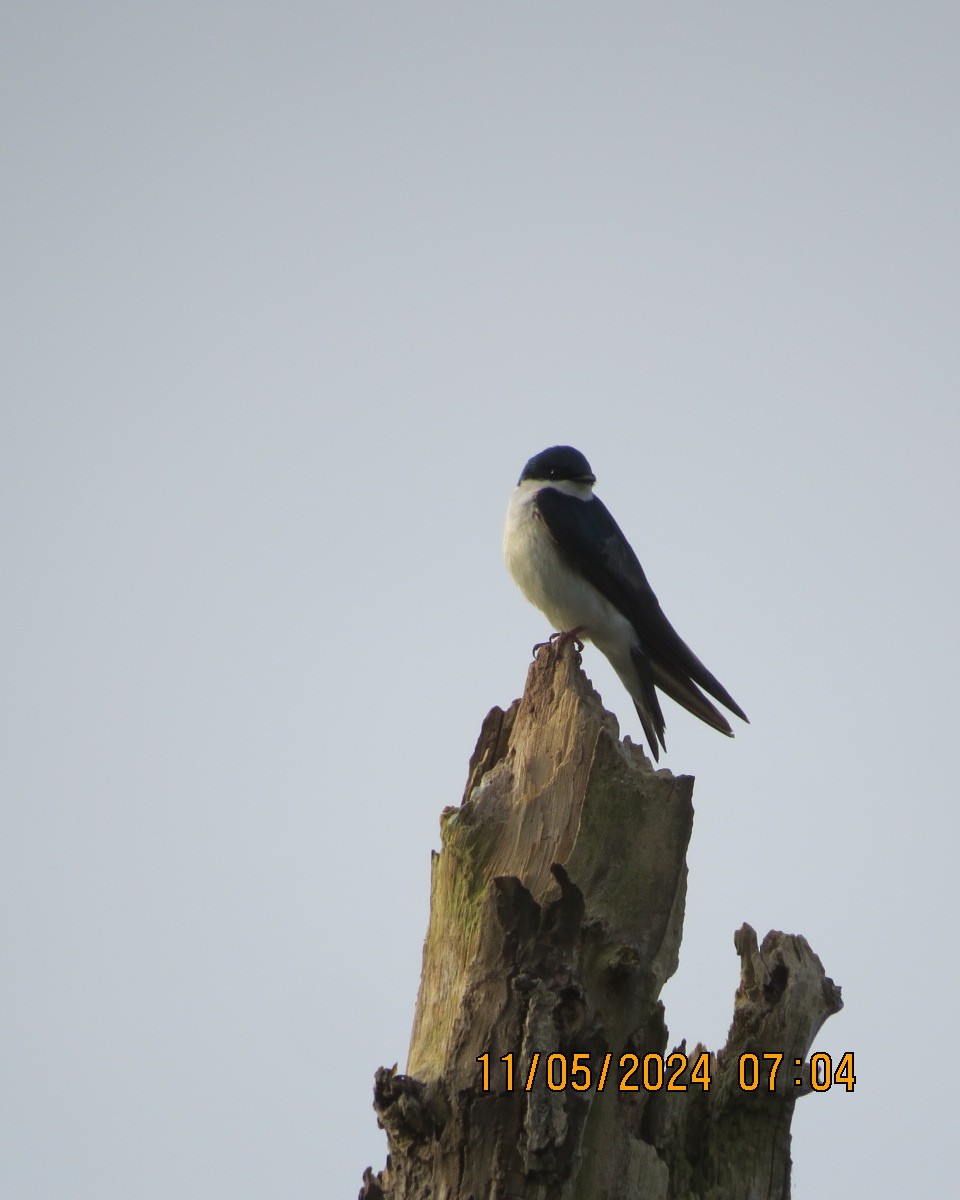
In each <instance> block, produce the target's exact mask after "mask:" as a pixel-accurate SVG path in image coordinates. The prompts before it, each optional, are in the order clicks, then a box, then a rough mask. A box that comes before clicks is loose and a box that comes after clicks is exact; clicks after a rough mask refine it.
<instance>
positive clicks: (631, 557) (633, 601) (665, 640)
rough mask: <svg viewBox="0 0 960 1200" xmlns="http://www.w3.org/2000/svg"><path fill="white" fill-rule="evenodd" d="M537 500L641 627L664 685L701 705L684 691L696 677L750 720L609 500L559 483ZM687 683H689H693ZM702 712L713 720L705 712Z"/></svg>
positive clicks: (578, 557) (558, 539)
mask: <svg viewBox="0 0 960 1200" xmlns="http://www.w3.org/2000/svg"><path fill="white" fill-rule="evenodd" d="M534 502H535V503H536V506H537V509H538V511H539V513H540V515H541V517H542V518H543V521H544V523H545V525H546V527H547V529H548V530H549V531H550V536H551V537H552V538H553V541H554V543H555V544H556V547H557V550H558V551H559V552H560V554H561V555H563V557H564V558H565V559H566V560H567V562H568V563H570V565H571V566H572V567H574V568H575V569H576V570H578V571H579V572H580V573H581V574H582V575H583V576H584V577H585V578H586V579H588V580H589V581H590V583H592V584H593V586H594V587H595V588H596V589H597V590H598V591H599V592H600V593H601V594H602V595H604V596H605V597H606V598H607V599H608V600H609V601H610V603H611V604H613V605H614V606H615V607H616V608H618V609H619V610H620V612H622V613H623V615H624V616H625V617H626V618H627V620H628V621H629V622H630V623H631V625H633V627H634V629H636V631H637V636H638V637H639V639H640V642H641V645H642V647H643V650H644V652H645V653H646V654H648V655H649V656H650V659H651V662H652V664H653V667H654V672H655V679H656V682H657V684H658V686H660V687H662V688H663V690H664V691H665V692H667V694H668V695H671V696H673V698H674V699H675V700H678V701H679V702H680V703H681V704H684V705H685V707H688V708H691V711H696V710H695V709H693V708H692V707H691V704H690V703H688V700H687V698H685V697H684V696H683V695H682V694H678V693H683V691H684V681H685V679H689V680H693V681H694V682H695V683H698V684H699V685H700V687H702V688H703V689H704V691H706V692H709V693H710V695H711V696H713V697H714V698H715V699H717V700H719V701H720V703H721V704H724V705H726V707H727V708H729V709H730V711H731V712H734V713H736V714H737V716H738V717H742V718H743V720H746V719H747V718H746V715H745V714H744V712H743V710H742V709H741V708H740V706H739V705H738V704H737V702H736V701H735V700H734V699H733V697H732V696H731V695H730V693H729V692H728V691H727V690H726V688H725V687H724V686H723V685H722V684H721V683H720V681H719V680H718V679H716V678H715V677H714V676H713V675H712V674H711V673H710V672H709V671H708V670H707V668H706V667H705V666H704V665H703V663H702V662H701V661H700V659H699V658H697V656H696V655H695V654H694V653H693V651H692V650H691V649H690V647H689V646H688V645H687V644H686V642H684V641H683V639H682V638H681V637H680V635H679V634H678V633H677V631H676V630H675V629H674V628H673V626H672V625H671V624H670V622H669V621H668V620H667V618H666V617H665V616H664V613H663V609H662V608H661V607H660V602H659V601H658V600H657V597H656V596H655V595H654V592H653V589H652V588H651V587H650V584H649V583H648V582H647V577H646V575H644V573H643V567H641V566H640V562H639V560H638V558H637V556H636V554H634V552H633V550H632V548H631V546H630V543H629V542H628V541H627V539H626V538H625V537H624V536H623V533H622V532H621V530H620V527H619V525H617V523H616V521H615V520H614V519H613V517H612V516H611V515H610V512H609V511H608V509H607V507H606V505H604V503H603V501H602V500H599V499H598V498H597V497H596V496H593V497H591V499H589V500H579V499H577V497H576V496H570V495H567V494H566V493H564V492H560V491H557V489H556V488H551V487H544V488H541V489H540V491H538V492H537V494H536V497H535V499H534ZM686 686H687V688H689V684H687V685H686ZM692 690H693V691H695V689H692ZM690 699H691V700H692V696H691V697H690ZM702 699H703V698H702V697H701V700H702ZM703 702H704V703H705V704H706V703H708V702H707V701H703ZM709 707H710V708H711V710H712V711H713V712H714V713H715V715H716V716H717V717H719V719H720V721H721V722H722V723H723V725H724V726H726V729H725V732H729V731H730V727H729V725H727V724H726V722H725V721H723V718H722V717H720V714H719V713H716V710H715V709H713V708H712V705H711V706H709ZM697 715H698V716H701V717H703V718H704V719H707V720H709V718H708V717H706V716H705V714H704V713H702V712H698V713H697ZM710 723H711V724H714V723H715V722H713V721H711V722H710ZM718 728H720V726H718Z"/></svg>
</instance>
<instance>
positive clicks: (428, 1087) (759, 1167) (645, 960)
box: [360, 646, 841, 1200]
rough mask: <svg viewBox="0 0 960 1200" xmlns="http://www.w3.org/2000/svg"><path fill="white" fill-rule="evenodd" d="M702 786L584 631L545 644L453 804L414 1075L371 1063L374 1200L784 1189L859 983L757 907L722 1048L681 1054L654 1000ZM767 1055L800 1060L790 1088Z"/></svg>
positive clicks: (702, 1195) (493, 720)
mask: <svg viewBox="0 0 960 1200" xmlns="http://www.w3.org/2000/svg"><path fill="white" fill-rule="evenodd" d="M692 793H693V779H692V778H691V777H689V776H682V775H681V776H674V775H673V774H671V772H670V771H667V770H654V769H653V767H652V766H651V764H650V763H649V761H648V760H647V759H646V758H645V756H644V755H643V753H642V751H641V750H640V748H639V747H637V746H634V745H633V744H632V743H631V742H630V740H629V739H625V740H624V741H622V742H621V741H620V740H619V738H618V730H617V723H616V720H615V718H614V717H613V716H612V715H611V714H610V713H608V712H606V711H604V709H603V707H602V705H601V704H600V699H599V697H598V696H597V694H596V693H595V692H594V691H593V688H592V687H591V685H590V682H589V680H587V678H586V677H585V676H584V674H583V672H582V670H581V669H580V658H579V655H578V654H577V653H576V651H575V650H573V649H572V648H570V647H564V648H559V649H558V648H556V647H555V646H549V647H546V648H544V649H542V650H541V651H540V652H539V653H538V655H537V656H536V658H535V659H534V662H533V663H532V665H531V667H530V671H529V674H528V677H527V684H526V688H525V690H524V694H523V698H522V699H521V700H519V701H515V702H514V703H513V704H512V705H511V706H510V708H509V709H508V710H507V711H506V712H504V711H502V710H501V709H499V708H494V709H493V710H492V711H491V712H490V713H489V714H488V716H487V718H486V720H485V721H484V723H483V728H482V730H481V733H480V738H479V740H478V742H477V747H476V749H475V751H474V754H473V757H472V759H471V762H470V770H469V777H468V782H467V788H466V792H465V794H464V798H463V803H462V804H461V805H460V807H459V808H447V809H445V810H444V813H443V816H442V818H441V827H442V845H443V848H442V850H441V852H440V853H439V854H434V856H433V864H432V881H431V912H430V926H429V930H428V932H427V937H426V941H425V944H424V950H423V972H422V976H421V983H420V994H419V998H418V1001H417V1009H416V1015H415V1017H414V1023H413V1034H412V1038H411V1043H410V1052H409V1057H408V1065H407V1071H406V1073H405V1074H398V1073H397V1071H396V1068H392V1069H386V1068H381V1069H380V1070H379V1071H378V1072H377V1074H376V1082H375V1087H374V1107H375V1109H376V1112H377V1116H378V1120H379V1122H380V1124H381V1125H382V1126H383V1128H384V1129H385V1130H386V1132H387V1138H388V1143H389V1154H388V1159H387V1165H386V1167H385V1168H384V1170H383V1171H382V1172H380V1173H378V1174H374V1173H373V1172H372V1171H371V1170H369V1169H368V1170H367V1172H365V1174H364V1187H363V1189H362V1190H361V1193H360V1194H361V1197H365V1198H366V1200H379V1198H381V1197H383V1198H384V1200H424V1198H426V1197H430V1198H432V1200H508V1198H509V1200H521V1198H522V1200H554V1198H556V1200H607V1198H609V1200H614V1198H616V1200H630V1198H632V1197H644V1198H648V1197H649V1198H657V1200H659V1198H663V1200H666V1198H671V1200H680V1198H687V1197H697V1198H698V1200H754V1198H757V1200H760V1198H764V1200H766V1198H770V1197H776V1198H778V1200H779V1198H782V1197H787V1196H789V1194H790V1120H791V1117H792V1114H793V1106H794V1103H795V1102H796V1099H797V1097H798V1095H800V1094H803V1092H804V1091H807V1090H809V1065H808V1064H806V1063H805V1060H806V1055H807V1053H808V1051H809V1049H810V1046H811V1044H812V1042H813V1039H814V1037H815V1036H816V1033H817V1031H818V1030H819V1029H820V1027H821V1025H822V1024H823V1022H824V1021H825V1020H826V1018H827V1017H828V1016H829V1015H830V1014H831V1013H834V1012H837V1011H838V1010H839V1009H840V1007H841V1001H840V989H839V988H838V987H836V985H835V984H834V983H833V981H832V980H830V979H827V978H826V977H825V975H824V972H823V968H822V966H821V964H820V961H819V959H818V958H817V957H816V955H814V954H813V952H812V951H811V950H810V947H809V946H808V945H807V943H806V941H805V940H804V939H803V938H802V937H795V936H790V935H786V934H782V933H768V934H767V936H766V937H765V938H764V941H763V945H762V946H760V947H758V946H757V939H756V935H755V934H754V932H753V930H752V929H751V928H750V927H749V926H748V925H744V926H743V927H742V928H741V929H740V930H739V931H738V933H737V934H736V938H735V944H736V948H737V952H738V953H739V955H740V960H741V979H740V986H739V988H738V990H737V994H736V997H735V1002H734V1016H733V1023H732V1025H731V1027H730V1032H729V1034H728V1037H727V1044H726V1046H725V1047H724V1048H723V1049H722V1050H721V1051H720V1052H719V1053H718V1054H709V1053H708V1052H707V1051H706V1050H705V1049H704V1048H703V1047H702V1046H697V1047H695V1048H694V1050H693V1051H692V1052H690V1051H688V1050H687V1048H686V1047H685V1046H680V1047H677V1048H675V1049H674V1051H673V1052H672V1053H673V1055H674V1057H673V1058H671V1057H670V1052H668V1050H667V1045H668V1033H667V1027H666V1024H665V1021H664V1011H663V1006H662V1004H661V1003H660V1000H659V996H660V992H661V989H662V988H663V985H664V983H665V982H666V981H667V979H669V978H670V976H671V975H672V974H673V972H674V971H675V970H676V968H677V963H678V959H679V952H680V940H681V936H682V931H683V911H684V900H685V895H686V879H687V867H686V848H687V844H688V841H689V838H690V831H691V827H692V822H693V805H692V800H691V797H692ZM751 1054H755V1055H757V1065H758V1069H759V1071H760V1083H759V1086H758V1087H757V1088H756V1090H752V1091H747V1090H745V1088H744V1087H743V1086H741V1084H742V1083H746V1084H747V1085H748V1086H749V1084H750V1082H751V1077H750V1071H749V1069H748V1071H747V1076H746V1078H745V1079H742V1077H741V1056H743V1055H751ZM765 1054H766V1055H770V1054H782V1056H783V1058H782V1069H781V1070H779V1071H778V1073H777V1076H776V1086H775V1088H774V1089H773V1090H770V1089H769V1088H768V1080H769V1069H770V1067H771V1066H772V1062H773V1060H772V1059H764V1057H763V1056H764V1055H765ZM484 1056H486V1058H484ZM509 1056H512V1057H509ZM631 1056H632V1057H631ZM648 1056H649V1057H648ZM634 1061H635V1062H636V1067H635V1068H634V1069H632V1070H631V1068H632V1067H633V1064H634ZM798 1061H799V1062H800V1063H801V1064H804V1066H803V1067H802V1068H798V1067H796V1066H795V1064H796V1063H797V1062H798ZM684 1064H685V1066H684ZM751 1066H752V1060H748V1061H747V1067H748V1068H750V1067H751ZM801 1070H802V1072H803V1078H804V1079H805V1080H806V1081H807V1082H805V1083H803V1084H802V1085H800V1086H797V1085H796V1084H795V1082H794V1080H795V1079H796V1078H799V1077H801ZM645 1072H646V1073H645ZM661 1075H662V1079H663V1084H662V1086H661V1087H659V1088H657V1087H656V1084H657V1082H658V1079H659V1078H660V1076H661ZM671 1079H672V1083H673V1088H675V1089H683V1090H668V1089H667V1083H668V1081H670V1080H671ZM633 1087H635V1088H636V1089H637V1090H631V1089H632V1088H633Z"/></svg>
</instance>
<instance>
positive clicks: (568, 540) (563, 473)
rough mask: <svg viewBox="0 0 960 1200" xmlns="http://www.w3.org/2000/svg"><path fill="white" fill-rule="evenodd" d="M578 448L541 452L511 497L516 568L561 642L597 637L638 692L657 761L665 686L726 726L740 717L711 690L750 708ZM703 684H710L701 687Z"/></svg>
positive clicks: (510, 552) (725, 729)
mask: <svg viewBox="0 0 960 1200" xmlns="http://www.w3.org/2000/svg"><path fill="white" fill-rule="evenodd" d="M595 483H596V476H595V475H594V473H593V471H592V470H591V468H590V464H589V462H588V461H587V459H586V458H585V457H584V455H583V454H581V452H580V451H579V450H575V449H574V448H573V446H550V447H549V448H548V449H546V450H543V451H541V452H540V453H539V454H535V455H534V456H533V458H531V459H530V460H529V461H528V462H527V464H526V466H525V467H524V468H523V473H522V474H521V476H520V479H519V481H518V483H517V487H516V489H515V490H514V492H513V495H512V496H511V498H510V504H509V507H508V509H507V519H506V524H505V527H504V534H503V554H504V559H505V560H506V564H507V569H508V570H509V572H510V574H511V575H512V576H513V578H514V581H515V582H516V583H517V585H518V586H519V588H520V590H521V592H523V594H524V596H526V598H527V599H528V600H529V601H530V603H531V604H533V605H534V606H535V607H536V608H539V609H540V611H541V612H542V613H543V614H544V615H545V616H546V617H547V619H548V620H549V621H550V622H551V623H552V624H553V626H554V628H555V629H557V630H558V631H559V633H558V634H555V635H554V638H557V637H559V639H560V640H561V642H564V641H570V640H573V639H576V640H583V641H589V642H592V643H593V644H594V645H595V646H596V647H597V649H598V650H600V651H601V652H602V653H603V654H604V655H605V656H606V657H607V659H609V661H610V665H611V666H612V667H613V669H614V671H616V673H617V675H618V677H619V678H620V681H621V682H622V683H623V686H624V687H625V688H626V689H627V691H628V692H629V694H630V697H631V699H632V700H633V703H634V706H635V707H636V710H637V715H638V716H639V718H640V724H641V725H642V726H643V731H644V733H645V735H646V738H647V744H648V747H649V750H650V752H651V753H652V754H653V757H654V759H655V760H656V761H657V762H659V761H660V747H661V746H662V747H663V749H664V750H666V748H667V744H666V742H665V740H664V726H665V722H664V719H663V711H662V709H661V707H660V699H659V696H658V694H657V689H658V688H659V690H660V691H661V692H664V693H665V694H666V695H667V696H670V697H671V699H673V700H675V701H676V702H677V703H678V704H680V705H682V706H683V707H684V708H685V709H687V711H688V712H691V713H693V715H694V716H695V717H699V718H700V720H701V721H704V722H706V724H707V725H710V726H711V727H712V728H714V729H717V730H719V732H720V733H724V734H726V735H727V736H728V737H733V736H734V735H733V730H732V729H731V728H730V723H729V722H728V721H727V719H726V717H725V716H724V715H723V714H722V713H721V712H720V711H719V709H718V708H717V707H716V706H715V705H714V704H713V703H712V702H711V700H709V699H708V698H707V696H705V695H704V692H706V693H708V695H709V696H712V697H713V699H714V700H716V701H718V702H719V703H720V704H722V705H723V706H724V707H725V708H727V709H728V710H729V711H730V712H732V713H735V714H736V716H738V717H740V718H741V720H743V721H747V715H746V713H745V712H744V711H743V709H742V708H741V707H740V705H739V704H737V702H736V701H735V700H734V699H733V697H732V696H731V695H730V693H729V692H728V691H727V689H726V688H725V687H724V686H723V684H721V683H720V681H719V680H718V679H716V677H715V676H713V675H712V674H711V673H710V672H709V671H708V670H707V668H706V667H705V666H704V665H703V663H702V662H701V661H700V659H699V658H697V656H696V655H695V654H694V653H693V651H692V650H691V649H690V647H689V646H688V645H687V644H686V642H684V641H683V640H682V638H681V637H680V635H679V634H678V633H677V631H676V630H675V629H674V628H673V626H672V625H671V624H670V622H669V621H668V620H667V618H666V616H665V615H664V612H663V609H662V608H661V607H660V602H659V601H658V600H657V597H656V596H655V595H654V592H653V589H652V588H651V587H650V584H649V583H648V582H647V577H646V575H645V574H644V572H643V567H641V565H640V561H639V559H638V558H637V556H636V554H635V553H634V551H633V549H632V547H631V546H630V543H629V542H628V541H627V539H626V537H625V536H624V535H623V533H622V531H621V529H620V526H619V525H618V524H617V523H616V521H615V520H614V519H613V517H612V516H611V515H610V512H609V510H608V509H607V507H606V506H605V505H604V503H603V501H602V500H601V499H600V498H599V497H598V496H595V495H594V494H593V485H594V484H595ZM701 689H703V690H702V691H701Z"/></svg>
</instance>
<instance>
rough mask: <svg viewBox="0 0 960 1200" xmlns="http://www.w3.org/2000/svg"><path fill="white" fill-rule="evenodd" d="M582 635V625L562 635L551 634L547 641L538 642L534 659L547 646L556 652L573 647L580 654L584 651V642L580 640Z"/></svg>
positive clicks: (534, 651)
mask: <svg viewBox="0 0 960 1200" xmlns="http://www.w3.org/2000/svg"><path fill="white" fill-rule="evenodd" d="M581 633H583V626H582V625H578V626H577V627H576V628H575V629H565V630H563V632H562V633H551V634H550V637H549V638H548V640H547V641H545V642H537V644H536V645H535V646H534V648H533V657H534V658H536V657H537V654H538V653H539V652H540V651H541V650H542V649H543V648H544V647H545V646H551V647H552V648H553V649H554V650H557V651H560V650H562V649H563V647H564V646H569V645H572V646H573V648H574V649H575V650H576V651H577V652H578V653H580V652H581V651H582V650H583V642H582V641H581V640H580V634H581Z"/></svg>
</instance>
